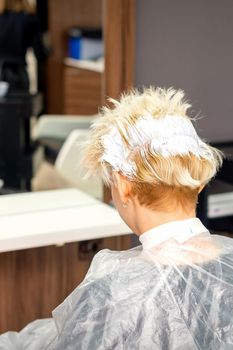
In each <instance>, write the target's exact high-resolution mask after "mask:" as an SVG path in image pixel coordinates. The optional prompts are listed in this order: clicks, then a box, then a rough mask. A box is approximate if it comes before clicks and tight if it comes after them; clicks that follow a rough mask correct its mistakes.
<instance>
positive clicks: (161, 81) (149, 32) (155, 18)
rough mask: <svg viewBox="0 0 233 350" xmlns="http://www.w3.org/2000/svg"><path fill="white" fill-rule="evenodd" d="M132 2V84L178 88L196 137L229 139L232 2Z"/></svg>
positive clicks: (232, 119) (232, 126)
mask: <svg viewBox="0 0 233 350" xmlns="http://www.w3.org/2000/svg"><path fill="white" fill-rule="evenodd" d="M136 2H137V9H136V30H137V32H136V72H135V73H136V84H137V85H138V86H141V85H150V84H154V85H156V86H166V87H169V86H174V87H177V88H178V87H179V88H182V89H184V90H185V91H186V92H187V95H188V97H189V98H190V99H191V100H192V102H193V106H194V110H195V113H199V112H200V114H201V115H204V116H207V118H204V119H202V120H201V121H199V122H198V125H199V129H200V133H201V134H202V135H204V136H205V137H207V138H209V139H211V140H213V141H223V140H227V141H233V1H232V0H144V1H143V0H137V1H136Z"/></svg>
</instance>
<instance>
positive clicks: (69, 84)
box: [63, 66, 102, 115]
mask: <svg viewBox="0 0 233 350" xmlns="http://www.w3.org/2000/svg"><path fill="white" fill-rule="evenodd" d="M63 81H64V97H63V98H64V113H65V114H74V115H77V114H81V115H82V114H83V115H88V114H96V113H98V109H99V107H100V106H101V87H102V74H101V73H98V72H93V71H89V70H86V69H79V68H72V67H66V66H65V67H64V78H63Z"/></svg>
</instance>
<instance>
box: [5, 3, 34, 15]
mask: <svg viewBox="0 0 233 350" xmlns="http://www.w3.org/2000/svg"><path fill="white" fill-rule="evenodd" d="M5 11H13V12H21V11H23V12H27V13H32V14H33V13H35V7H34V6H33V5H32V4H31V3H30V2H29V1H28V0H0V13H3V12H5Z"/></svg>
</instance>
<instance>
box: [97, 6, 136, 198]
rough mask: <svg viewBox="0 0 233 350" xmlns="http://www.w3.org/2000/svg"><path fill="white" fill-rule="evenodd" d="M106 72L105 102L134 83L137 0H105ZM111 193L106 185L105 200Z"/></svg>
mask: <svg viewBox="0 0 233 350" xmlns="http://www.w3.org/2000/svg"><path fill="white" fill-rule="evenodd" d="M103 24H104V45H105V74H104V82H103V95H102V99H103V103H105V102H106V99H107V97H109V96H110V97H113V98H118V97H119V96H120V94H121V93H122V91H125V90H127V89H128V88H130V87H132V86H133V85H134V54H135V0H104V1H103ZM110 200H111V194H110V191H109V189H107V188H105V189H104V201H105V202H109V201H110Z"/></svg>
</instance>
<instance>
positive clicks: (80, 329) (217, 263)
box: [0, 233, 233, 350]
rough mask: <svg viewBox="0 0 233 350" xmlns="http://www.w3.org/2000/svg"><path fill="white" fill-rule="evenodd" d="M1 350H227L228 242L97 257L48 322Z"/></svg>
mask: <svg viewBox="0 0 233 350" xmlns="http://www.w3.org/2000/svg"><path fill="white" fill-rule="evenodd" d="M0 349H4V350H5V349H14V350H15V349H33V350H41V349H57V350H58V349H59V350H69V349H75V350H76V349H78V350H79V349H80V350H81V349H82V350H96V349H105V350H107V349H108V350H110V349H111V350H112V349H117V350H134V349H138V350H152V349H153V350H155V349H162V350H166V349H172V350H175V349H177V350H178V349H181V350H182V349H184V350H195V349H202V350H214V349H216V350H221V349H233V240H232V239H230V238H227V237H223V236H216V235H210V234H209V233H203V234H199V235H196V236H195V237H192V238H191V239H189V240H188V241H186V242H185V243H183V244H180V243H177V242H176V241H175V240H174V239H173V238H171V239H169V240H167V241H166V242H163V243H162V244H159V245H157V246H156V247H153V248H152V249H150V250H143V249H142V247H141V246H140V247H137V248H134V249H131V250H129V251H123V252H115V251H109V250H103V251H101V252H99V253H98V254H97V255H96V256H95V258H94V260H93V262H92V264H91V267H90V269H89V271H88V274H87V276H86V277H85V279H84V281H83V282H82V283H81V285H79V286H78V287H77V288H76V289H75V290H74V291H73V293H72V294H70V295H69V296H68V297H67V298H66V300H65V301H64V302H63V303H62V304H61V305H59V306H58V307H57V308H56V309H55V310H54V311H53V318H52V319H49V320H48V319H47V320H38V321H35V322H33V323H31V324H30V325H28V326H27V327H26V328H24V329H23V330H22V331H21V332H19V333H15V332H8V333H5V334H4V335H2V336H1V337H0Z"/></svg>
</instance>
